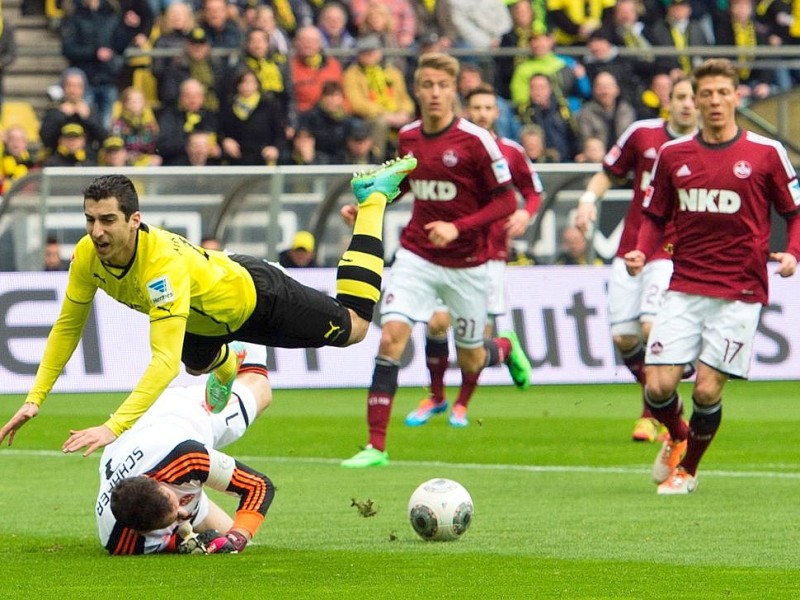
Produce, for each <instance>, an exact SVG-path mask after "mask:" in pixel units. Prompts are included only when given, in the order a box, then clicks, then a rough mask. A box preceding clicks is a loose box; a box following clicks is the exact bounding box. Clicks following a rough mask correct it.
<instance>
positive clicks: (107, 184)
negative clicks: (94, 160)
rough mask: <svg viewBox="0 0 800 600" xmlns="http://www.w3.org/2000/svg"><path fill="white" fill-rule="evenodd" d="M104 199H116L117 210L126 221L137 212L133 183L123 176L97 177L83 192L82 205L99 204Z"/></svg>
mask: <svg viewBox="0 0 800 600" xmlns="http://www.w3.org/2000/svg"><path fill="white" fill-rule="evenodd" d="M106 198H116V199H117V202H118V203H119V209H120V211H122V214H123V215H125V220H126V221H128V220H130V218H131V215H133V213H136V212H139V194H137V193H136V188H135V187H133V182H132V181H131V180H130V179H128V178H127V177H125V176H124V175H105V176H103V177H98V178H97V179H95V180H94V181H93V182H92V183H90V184H89V187H87V188H86V189H85V190H83V204H84V206H85V205H86V201H87V200H94V201H95V202H99V201H100V200H105V199H106Z"/></svg>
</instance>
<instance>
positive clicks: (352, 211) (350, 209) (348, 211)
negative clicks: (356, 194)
mask: <svg viewBox="0 0 800 600" xmlns="http://www.w3.org/2000/svg"><path fill="white" fill-rule="evenodd" d="M339 214H340V215H342V219H343V220H344V222H345V223H347V224H348V225H349V226H350V227H352V226H353V225H354V224H355V222H356V215H358V205H357V204H345V205H344V206H343V207H342V208H340V209H339Z"/></svg>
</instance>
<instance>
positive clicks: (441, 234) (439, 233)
mask: <svg viewBox="0 0 800 600" xmlns="http://www.w3.org/2000/svg"><path fill="white" fill-rule="evenodd" d="M425 231H427V232H428V239H429V240H430V242H431V243H432V244H433V245H434V246H436V247H437V248H444V247H445V246H447V244H449V243H450V242H452V241H454V240H456V239H458V228H457V227H456V226H455V225H453V224H452V223H448V222H446V221H431V222H430V223H428V224H427V225H425Z"/></svg>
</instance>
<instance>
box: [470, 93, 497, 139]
mask: <svg viewBox="0 0 800 600" xmlns="http://www.w3.org/2000/svg"><path fill="white" fill-rule="evenodd" d="M464 105H465V108H466V113H467V114H466V117H467V118H468V119H469V120H470V121H472V122H473V123H475V124H476V125H480V126H481V127H483V128H484V129H486V130H488V131H494V125H495V123H496V122H497V119H498V118H499V117H500V109H499V108H498V107H497V95H496V94H495V91H494V86H492V85H491V84H489V83H482V84H480V85H479V86H478V87H476V88H474V89H471V90H470V91H469V92H467V95H466V96H465V97H464Z"/></svg>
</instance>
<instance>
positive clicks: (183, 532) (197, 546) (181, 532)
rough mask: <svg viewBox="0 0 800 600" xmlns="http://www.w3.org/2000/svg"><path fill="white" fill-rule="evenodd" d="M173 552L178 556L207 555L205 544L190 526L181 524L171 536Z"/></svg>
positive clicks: (186, 523)
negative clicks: (172, 537) (172, 538)
mask: <svg viewBox="0 0 800 600" xmlns="http://www.w3.org/2000/svg"><path fill="white" fill-rule="evenodd" d="M173 536H174V538H175V540H174V548H175V552H177V553H178V554H208V551H207V550H206V547H205V544H204V543H203V542H202V541H201V540H200V539H199V538H200V536H198V535H197V534H196V533H195V532H194V530H193V529H192V525H191V524H190V523H188V522H185V523H182V524H181V525H180V527H178V529H177V530H176V531H175V533H174V534H173Z"/></svg>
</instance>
